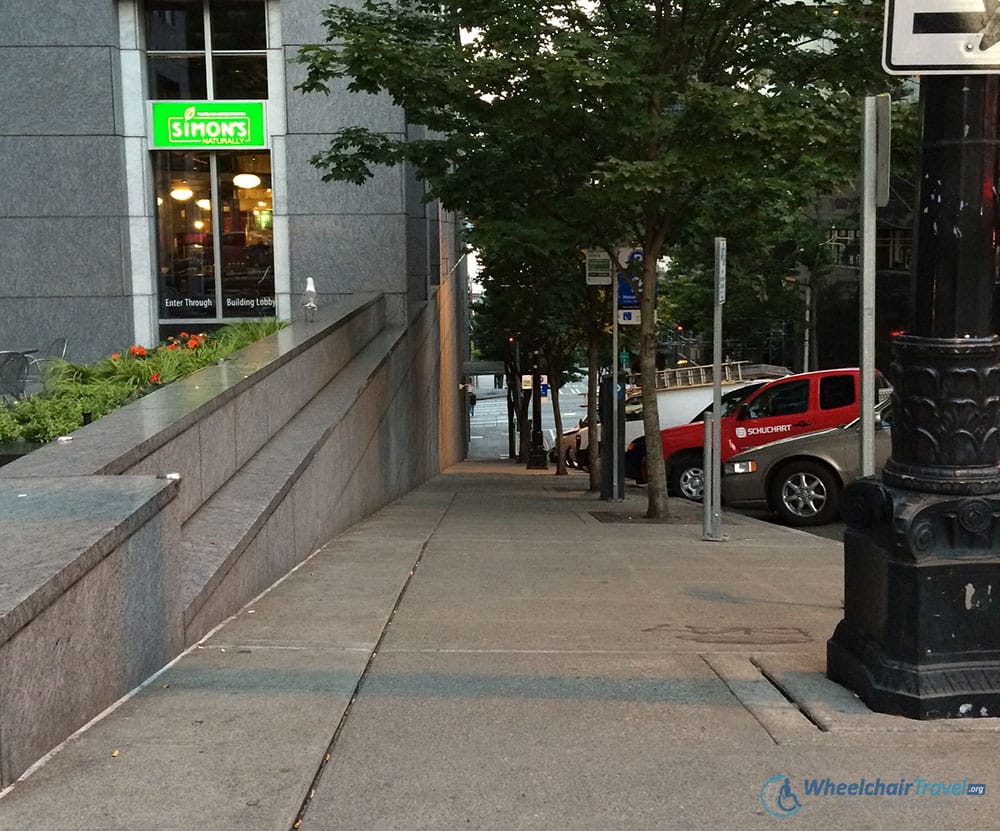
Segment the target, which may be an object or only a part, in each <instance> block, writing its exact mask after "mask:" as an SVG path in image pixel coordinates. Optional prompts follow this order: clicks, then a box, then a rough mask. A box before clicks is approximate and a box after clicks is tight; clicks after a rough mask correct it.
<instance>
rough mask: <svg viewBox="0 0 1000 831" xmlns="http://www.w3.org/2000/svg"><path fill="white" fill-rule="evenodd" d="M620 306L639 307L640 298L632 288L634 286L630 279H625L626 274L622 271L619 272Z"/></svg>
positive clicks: (623, 307)
mask: <svg viewBox="0 0 1000 831" xmlns="http://www.w3.org/2000/svg"><path fill="white" fill-rule="evenodd" d="M618 308H619V309H638V308H639V298H638V296H637V295H636V293H635V292H634V291H633V290H632V286H631V285H630V284H629V282H628V280H626V279H625V275H624V274H622V273H621V272H618Z"/></svg>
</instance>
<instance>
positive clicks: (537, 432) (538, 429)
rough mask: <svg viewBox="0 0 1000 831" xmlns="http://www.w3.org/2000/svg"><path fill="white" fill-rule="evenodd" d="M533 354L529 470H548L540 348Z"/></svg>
mask: <svg viewBox="0 0 1000 831" xmlns="http://www.w3.org/2000/svg"><path fill="white" fill-rule="evenodd" d="M531 354H532V366H531V446H530V448H529V449H528V470H548V468H549V463H548V460H547V459H546V458H545V441H544V439H543V438H542V378H541V375H540V374H539V372H538V350H537V349H536V350H535V351H534V352H532V353H531Z"/></svg>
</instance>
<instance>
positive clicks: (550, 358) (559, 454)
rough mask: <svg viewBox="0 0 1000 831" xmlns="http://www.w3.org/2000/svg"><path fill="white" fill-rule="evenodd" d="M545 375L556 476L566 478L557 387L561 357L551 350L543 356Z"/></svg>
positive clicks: (559, 378)
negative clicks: (549, 399)
mask: <svg viewBox="0 0 1000 831" xmlns="http://www.w3.org/2000/svg"><path fill="white" fill-rule="evenodd" d="M545 363H546V364H547V365H548V366H547V370H548V372H547V374H548V376H549V395H551V396H552V419H553V421H555V425H556V439H555V446H556V476H566V475H567V474H568V471H567V470H566V454H565V453H564V452H563V446H562V434H563V421H562V410H561V409H560V407H559V385H560V380H561V379H562V355H561V354H560V353H559V352H558V351H556V350H553V351H551V352H549V353H548V354H547V355H546V356H545Z"/></svg>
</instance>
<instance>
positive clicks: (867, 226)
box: [859, 95, 878, 476]
mask: <svg viewBox="0 0 1000 831" xmlns="http://www.w3.org/2000/svg"><path fill="white" fill-rule="evenodd" d="M876 106H877V98H876V96H874V95H869V96H868V97H867V98H865V107H864V131H863V132H864V135H863V141H862V152H861V172H862V179H863V182H864V187H863V193H862V200H861V348H860V354H861V363H860V367H861V378H860V385H861V396H860V398H861V401H860V403H861V450H860V454H861V455H860V459H859V461H860V465H861V475H862V476H874V475H875V191H876V182H875V179H876V165H877V163H878V161H877V151H878V112H877V109H876Z"/></svg>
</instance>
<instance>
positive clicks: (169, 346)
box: [167, 343, 177, 352]
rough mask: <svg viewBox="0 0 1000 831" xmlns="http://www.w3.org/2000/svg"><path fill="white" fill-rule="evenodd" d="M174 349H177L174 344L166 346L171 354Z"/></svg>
mask: <svg viewBox="0 0 1000 831" xmlns="http://www.w3.org/2000/svg"><path fill="white" fill-rule="evenodd" d="M176 348H177V344H176V343H171V344H168V345H167V349H169V350H170V351H171V352H173V351H174V350H175V349H176Z"/></svg>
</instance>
